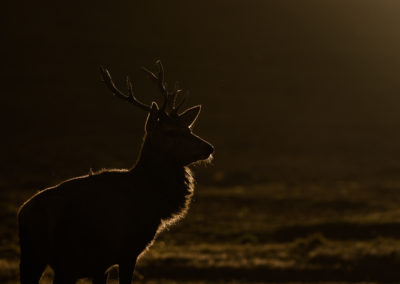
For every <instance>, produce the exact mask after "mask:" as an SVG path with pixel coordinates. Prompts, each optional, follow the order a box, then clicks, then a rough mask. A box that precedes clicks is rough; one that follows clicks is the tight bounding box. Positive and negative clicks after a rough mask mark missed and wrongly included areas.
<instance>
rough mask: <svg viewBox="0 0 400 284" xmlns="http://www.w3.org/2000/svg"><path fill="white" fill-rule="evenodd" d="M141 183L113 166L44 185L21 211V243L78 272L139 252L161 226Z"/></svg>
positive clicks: (105, 266) (108, 264) (115, 261)
mask: <svg viewBox="0 0 400 284" xmlns="http://www.w3.org/2000/svg"><path fill="white" fill-rule="evenodd" d="M144 186H145V185H144V183H143V182H142V181H141V179H140V178H139V179H138V178H132V177H131V176H130V175H128V174H127V173H126V172H118V171H115V172H104V173H101V174H95V175H89V176H84V177H78V178H75V179H71V180H68V181H66V182H64V183H61V184H59V185H58V186H55V187H52V188H48V189H45V190H43V191H41V192H39V193H38V194H36V195H35V196H34V197H32V198H31V199H30V200H28V201H27V202H26V203H25V204H24V205H23V206H22V208H21V210H20V213H19V221H20V235H21V242H23V241H27V242H31V243H32V245H33V246H35V247H37V248H38V249H40V250H42V251H43V253H44V254H45V255H46V256H47V257H48V258H49V259H51V261H53V262H54V263H53V265H55V266H57V265H59V266H70V265H71V266H74V267H75V269H79V268H81V269H82V273H83V271H85V272H87V270H88V269H89V270H90V267H84V266H85V265H88V264H89V263H90V265H91V266H93V269H94V267H98V266H104V268H107V267H108V266H110V265H112V264H115V263H117V262H118V261H119V258H121V257H122V258H123V257H128V256H129V257H132V256H133V255H134V254H139V253H140V252H141V251H142V250H143V249H144V248H145V247H146V245H147V243H148V242H150V241H151V240H152V239H153V237H154V234H155V232H156V230H157V227H158V225H159V220H157V218H156V217H155V216H154V217H153V216H152V214H151V196H150V194H148V193H147V191H146V189H145V188H141V187H144ZM98 256H101V257H100V258H99V257H98ZM68 262H70V263H68ZM79 262H81V264H79ZM83 276H84V275H83Z"/></svg>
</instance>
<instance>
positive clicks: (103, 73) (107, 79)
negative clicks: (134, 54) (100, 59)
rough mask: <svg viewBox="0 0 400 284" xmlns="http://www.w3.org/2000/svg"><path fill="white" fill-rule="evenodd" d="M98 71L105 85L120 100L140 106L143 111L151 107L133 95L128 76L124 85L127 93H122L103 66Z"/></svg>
mask: <svg viewBox="0 0 400 284" xmlns="http://www.w3.org/2000/svg"><path fill="white" fill-rule="evenodd" d="M100 73H101V76H102V77H103V82H104V83H105V84H106V86H107V87H108V88H109V89H110V90H111V91H112V92H113V94H114V95H115V96H117V97H119V98H120V99H122V100H125V101H128V102H130V103H132V104H134V105H135V106H138V107H140V108H141V109H143V110H145V111H150V110H151V107H150V106H148V105H146V104H144V103H142V102H140V101H139V100H138V99H137V98H136V97H135V95H134V93H133V87H132V83H131V81H130V79H129V77H128V76H127V77H126V85H127V88H128V95H125V94H124V93H122V92H121V91H120V90H119V89H118V88H117V87H116V86H115V84H114V82H113V80H112V78H111V75H110V72H109V71H108V70H107V69H105V68H103V67H100Z"/></svg>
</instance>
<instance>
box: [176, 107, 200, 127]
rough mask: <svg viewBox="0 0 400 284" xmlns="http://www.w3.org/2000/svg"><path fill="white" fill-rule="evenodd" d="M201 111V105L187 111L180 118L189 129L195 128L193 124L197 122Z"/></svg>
mask: <svg viewBox="0 0 400 284" xmlns="http://www.w3.org/2000/svg"><path fill="white" fill-rule="evenodd" d="M200 110H201V105H198V106H194V107H191V108H189V109H187V110H185V111H184V112H183V113H181V114H180V116H179V117H180V119H181V121H182V123H183V124H184V125H186V126H188V127H193V124H194V123H195V122H196V119H197V117H198V116H199V113H200Z"/></svg>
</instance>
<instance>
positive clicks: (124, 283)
mask: <svg viewBox="0 0 400 284" xmlns="http://www.w3.org/2000/svg"><path fill="white" fill-rule="evenodd" d="M135 264H136V261H132V262H131V261H127V262H123V263H120V264H119V284H131V283H132V278H133V271H134V270H135Z"/></svg>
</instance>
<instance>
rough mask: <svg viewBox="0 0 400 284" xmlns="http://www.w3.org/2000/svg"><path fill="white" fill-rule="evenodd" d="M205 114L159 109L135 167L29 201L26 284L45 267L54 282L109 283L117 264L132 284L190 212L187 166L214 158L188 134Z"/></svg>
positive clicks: (24, 238) (24, 219)
mask: <svg viewBox="0 0 400 284" xmlns="http://www.w3.org/2000/svg"><path fill="white" fill-rule="evenodd" d="M105 79H107V77H105ZM110 80H111V78H110ZM199 110H200V108H198V109H194V108H192V109H189V110H188V111H186V112H185V113H183V114H181V115H168V116H164V117H163V118H160V116H161V114H160V111H159V110H158V107H157V105H156V104H155V103H153V105H152V108H151V109H149V111H150V114H149V116H148V119H147V122H146V135H145V138H144V142H143V146H142V151H141V154H140V158H139V160H138V162H137V164H136V166H135V167H134V168H133V169H131V170H105V171H100V172H97V173H90V174H89V175H86V176H81V177H77V178H73V179H70V180H67V181H65V182H62V183H60V184H59V185H57V186H55V187H51V188H48V189H45V190H43V191H41V192H39V193H38V194H36V195H34V196H33V197H32V198H31V199H29V200H28V201H27V202H25V204H24V205H23V206H22V207H21V209H20V211H19V216H18V217H19V233H20V245H21V283H22V284H33V283H35V284H36V283H38V281H39V279H40V276H41V274H42V272H43V270H44V268H45V267H46V265H50V266H51V267H52V268H53V269H54V271H55V281H54V283H74V282H75V281H76V280H77V279H78V278H82V277H90V278H92V279H93V280H94V283H105V280H106V277H105V272H106V271H107V269H108V268H109V267H110V266H113V265H115V264H118V265H119V271H120V283H121V284H128V283H130V282H131V279H132V273H133V270H134V266H135V263H136V260H137V257H138V256H139V255H140V254H141V253H142V252H143V251H144V250H145V249H146V248H147V247H148V246H149V245H150V244H151V243H152V242H153V240H154V238H155V236H156V235H157V233H158V232H160V231H161V230H162V229H163V228H164V227H165V226H166V225H168V224H170V223H172V222H173V221H175V220H177V219H179V218H180V217H182V216H183V215H184V213H186V211H187V208H188V205H189V202H190V199H191V196H192V194H193V178H192V175H191V172H190V170H189V168H188V167H187V165H188V164H190V163H192V162H195V161H198V160H203V159H207V158H208V157H209V156H210V154H211V153H212V152H213V148H212V146H211V145H210V144H208V143H207V142H205V141H204V140H202V139H200V138H199V137H197V136H195V135H193V134H192V133H191V132H190V129H189V128H188V126H189V124H192V123H193V122H194V120H195V119H196V118H197V115H198V112H199ZM188 123H189V124H188ZM185 125H186V126H185ZM185 145H186V147H188V146H187V145H191V147H192V148H190V149H189V151H188V149H185V148H182V147H185Z"/></svg>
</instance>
